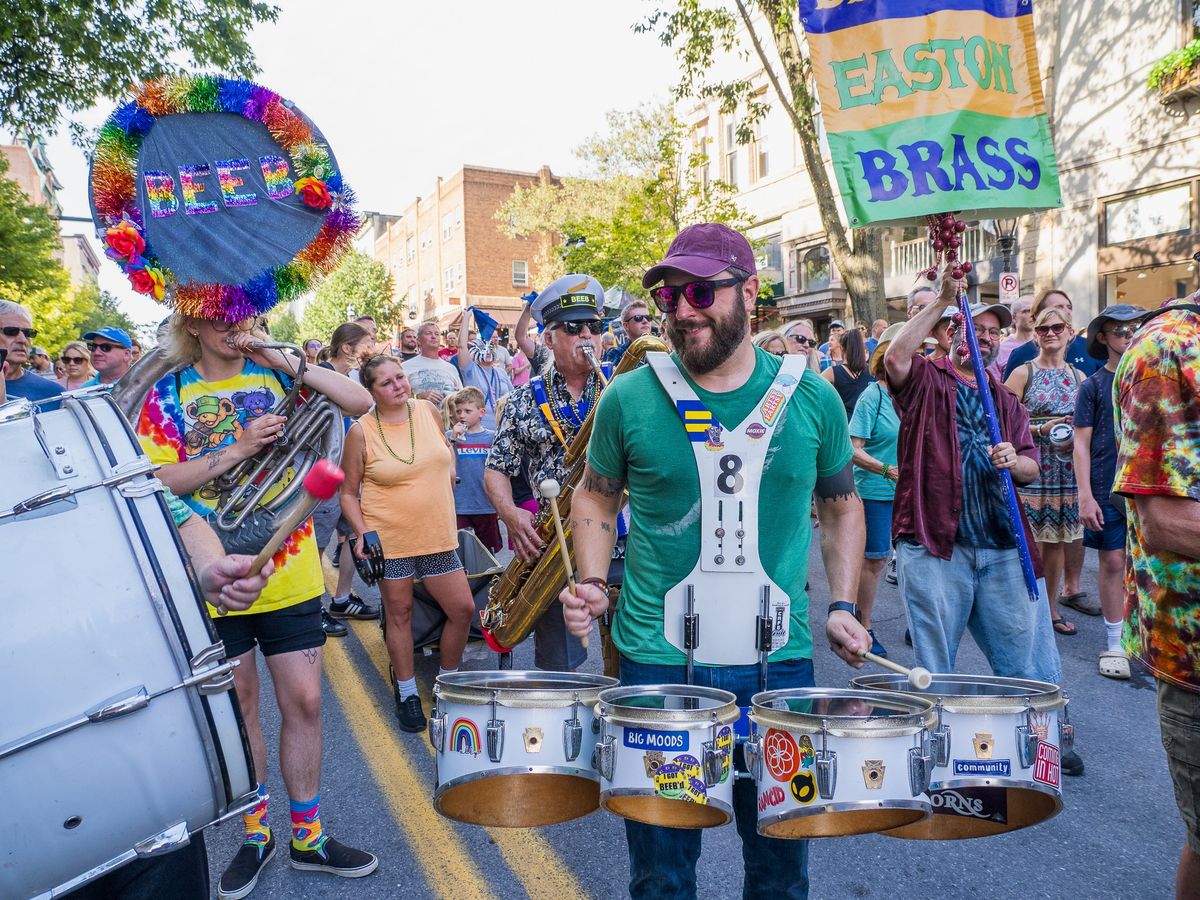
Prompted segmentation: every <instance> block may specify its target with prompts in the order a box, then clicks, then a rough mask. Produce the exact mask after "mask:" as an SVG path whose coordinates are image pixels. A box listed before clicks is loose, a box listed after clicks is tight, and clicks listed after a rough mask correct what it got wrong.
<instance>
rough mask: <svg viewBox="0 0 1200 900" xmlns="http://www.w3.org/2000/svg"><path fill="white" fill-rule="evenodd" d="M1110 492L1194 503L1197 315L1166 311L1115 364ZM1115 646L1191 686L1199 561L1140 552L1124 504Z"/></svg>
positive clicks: (1198, 435) (1197, 493) (1132, 516)
mask: <svg viewBox="0 0 1200 900" xmlns="http://www.w3.org/2000/svg"><path fill="white" fill-rule="evenodd" d="M1114 413H1115V418H1116V430H1117V477H1116V481H1115V482H1114V484H1113V491H1114V493H1119V494H1125V495H1131V496H1134V497H1136V496H1137V495H1139V494H1140V495H1157V496H1166V497H1187V498H1189V499H1191V500H1196V501H1200V315H1197V314H1196V313H1193V312H1189V311H1186V310H1179V311H1176V312H1166V313H1163V314H1161V315H1159V316H1157V317H1156V318H1155V319H1153V320H1152V321H1151V322H1150V323H1149V324H1148V325H1147V326H1146V327H1145V328H1143V329H1142V330H1141V331H1140V332H1139V333H1138V335H1137V337H1136V338H1135V339H1134V341H1133V343H1132V344H1131V345H1130V347H1129V349H1128V350H1127V351H1125V354H1124V355H1123V356H1122V357H1121V362H1120V364H1119V365H1118V366H1117V376H1116V396H1115V410H1114ZM1127 509H1128V516H1129V536H1128V540H1127V543H1126V550H1127V553H1128V562H1127V564H1126V569H1125V628H1124V633H1123V636H1122V644H1123V646H1124V648H1125V650H1126V651H1127V652H1128V653H1130V654H1131V655H1133V656H1136V657H1137V658H1138V659H1139V660H1140V661H1141V662H1142V663H1143V664H1144V665H1145V666H1146V667H1147V668H1149V669H1150V671H1151V673H1152V674H1153V675H1154V677H1155V678H1159V679H1161V680H1163V681H1169V682H1172V683H1174V684H1176V685H1178V686H1180V687H1182V688H1186V689H1188V690H1193V691H1200V560H1197V559H1192V558H1188V557H1185V556H1179V555H1177V554H1174V553H1170V552H1161V553H1151V552H1148V551H1147V550H1146V548H1145V541H1144V539H1143V536H1142V523H1141V521H1140V517H1139V515H1138V511H1137V508H1136V506H1135V505H1134V504H1132V503H1130V504H1128V506H1127Z"/></svg>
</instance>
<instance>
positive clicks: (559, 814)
mask: <svg viewBox="0 0 1200 900" xmlns="http://www.w3.org/2000/svg"><path fill="white" fill-rule="evenodd" d="M434 805H435V806H436V807H437V810H438V812H440V813H441V814H442V815H444V816H446V817H448V818H451V819H454V820H456V821H458V822H466V823H468V824H470V825H486V826H489V827H494V826H499V827H501V828H538V827H540V826H542V825H557V824H558V823H560V822H569V821H571V820H572V819H578V818H581V817H582V816H586V815H588V814H590V813H594V812H595V811H596V810H597V809H599V808H600V785H599V784H598V783H597V782H596V781H595V780H594V779H591V778H585V777H582V776H578V775H563V774H556V773H535V774H520V775H488V774H487V773H486V772H485V773H481V774H480V777H478V778H476V779H474V780H472V781H467V782H459V783H458V784H454V785H447V786H445V787H444V788H440V789H439V790H438V792H437V795H436V796H435V797H434Z"/></svg>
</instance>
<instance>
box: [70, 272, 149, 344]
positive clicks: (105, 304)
mask: <svg viewBox="0 0 1200 900" xmlns="http://www.w3.org/2000/svg"><path fill="white" fill-rule="evenodd" d="M76 293H77V294H80V295H81V297H82V299H83V302H84V304H85V305H86V307H87V308H88V310H89V312H88V314H87V318H86V319H84V320H83V323H82V325H81V326H80V328H81V331H80V334H87V333H88V332H89V331H97V330H99V329H101V328H103V327H105V326H106V325H111V326H113V327H114V328H123V329H125V331H127V332H128V333H129V335H130V337H134V336H136V335H137V333H138V326H137V323H136V322H134V321H133V319H132V318H130V317H129V315H128V314H127V313H125V312H124V311H123V310H122V309H121V307H120V305H119V304H118V303H117V298H116V297H114V296H113V295H112V294H110V293H109V292H108V291H102V290H100V286H99V285H98V284H96V282H94V281H92V280H91V279H89V280H87V281H85V282H84V283H83V284H82V285H81V286H80V287H79V288H78V289H77V290H76Z"/></svg>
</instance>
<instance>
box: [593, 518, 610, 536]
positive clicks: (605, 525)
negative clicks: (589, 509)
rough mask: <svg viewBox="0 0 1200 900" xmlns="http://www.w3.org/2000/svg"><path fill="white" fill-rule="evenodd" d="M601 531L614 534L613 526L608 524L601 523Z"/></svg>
mask: <svg viewBox="0 0 1200 900" xmlns="http://www.w3.org/2000/svg"><path fill="white" fill-rule="evenodd" d="M589 521H590V520H589ZM600 530H601V531H607V532H608V533H609V534H612V530H613V529H612V526H611V525H609V524H608V523H607V522H601V523H600Z"/></svg>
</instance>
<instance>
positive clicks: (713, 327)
mask: <svg viewBox="0 0 1200 900" xmlns="http://www.w3.org/2000/svg"><path fill="white" fill-rule="evenodd" d="M749 322H750V318H749V316H748V315H747V313H746V307H745V306H743V305H742V304H741V303H735V304H734V306H733V309H732V310H731V311H730V312H729V314H728V315H725V316H722V317H721V318H719V319H711V320H709V321H708V327H709V330H710V331H711V332H712V335H711V337H710V339H709V340H708V341H707V342H706V343H705V345H704V346H702V347H693V346H689V344H688V341H687V335H688V333H689V332H691V331H692V330H693V329H691V328H686V329H685V328H680V327H679V325H678V323H677V320H676V319H675V318H674V317H673V316H667V317H666V327H667V336H668V337H670V339H671V346H672V347H674V348H675V352H676V353H678V354H679V358H680V360H682V361H683V366H684V368H685V369H687V370H688V371H689V372H692V373H694V374H696V375H704V374H706V373H708V372H711V371H712V370H713V369H715V368H717V366H719V365H721V364H722V363H723V362H725V361H726V360H727V359H729V357H731V356H733V354H734V351H736V350H737V348H738V347H740V346H741V344H742V341H743V340H745V338H746V328H747V326H748V325H749Z"/></svg>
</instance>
